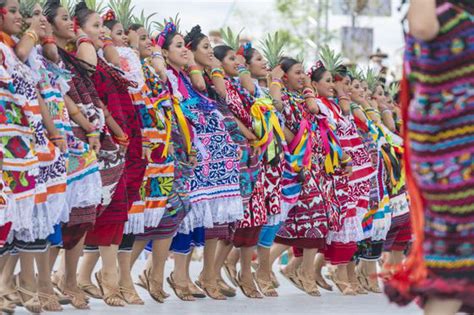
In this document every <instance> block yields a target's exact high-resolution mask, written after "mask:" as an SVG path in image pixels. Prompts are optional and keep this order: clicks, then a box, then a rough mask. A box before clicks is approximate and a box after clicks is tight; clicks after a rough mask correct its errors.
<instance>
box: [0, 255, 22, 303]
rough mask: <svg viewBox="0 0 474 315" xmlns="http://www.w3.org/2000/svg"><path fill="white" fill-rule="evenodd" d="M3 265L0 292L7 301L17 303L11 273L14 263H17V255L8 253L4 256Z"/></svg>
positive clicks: (16, 294) (13, 270)
mask: <svg viewBox="0 0 474 315" xmlns="http://www.w3.org/2000/svg"><path fill="white" fill-rule="evenodd" d="M5 258H6V261H5V266H4V268H2V271H1V277H0V293H1V294H2V295H4V296H5V298H6V299H7V300H8V301H11V302H13V303H17V302H18V301H19V300H18V299H19V297H18V293H17V292H16V290H15V282H14V279H13V275H14V273H15V268H16V264H17V263H18V258H19V256H18V255H15V256H12V255H8V256H6V257H5Z"/></svg>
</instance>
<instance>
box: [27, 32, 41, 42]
mask: <svg viewBox="0 0 474 315" xmlns="http://www.w3.org/2000/svg"><path fill="white" fill-rule="evenodd" d="M25 35H26V36H28V37H30V38H31V39H32V40H33V41H34V42H35V44H36V43H38V42H39V37H38V34H36V32H35V31H33V30H28V31H26V32H25Z"/></svg>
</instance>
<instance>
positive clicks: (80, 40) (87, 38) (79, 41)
mask: <svg viewBox="0 0 474 315" xmlns="http://www.w3.org/2000/svg"><path fill="white" fill-rule="evenodd" d="M83 43H88V44H91V45H92V40H91V39H90V38H89V37H81V38H79V39H78V40H77V43H76V46H77V47H79V46H80V45H81V44H83Z"/></svg>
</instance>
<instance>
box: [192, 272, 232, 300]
mask: <svg viewBox="0 0 474 315" xmlns="http://www.w3.org/2000/svg"><path fill="white" fill-rule="evenodd" d="M194 283H195V284H196V285H197V286H198V287H199V288H200V289H201V290H203V291H204V292H205V293H206V295H207V296H208V297H210V298H211V299H213V300H218V301H223V300H227V298H226V297H225V295H224V294H222V292H221V291H220V289H219V287H218V285H217V284H209V283H206V282H204V281H203V280H202V278H201V277H199V279H198V280H196V281H195V282H194Z"/></svg>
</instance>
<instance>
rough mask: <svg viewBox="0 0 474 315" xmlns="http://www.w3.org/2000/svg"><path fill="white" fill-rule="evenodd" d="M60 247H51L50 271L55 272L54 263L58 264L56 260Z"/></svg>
mask: <svg viewBox="0 0 474 315" xmlns="http://www.w3.org/2000/svg"><path fill="white" fill-rule="evenodd" d="M59 251H60V248H59V247H51V248H50V249H49V267H50V269H51V270H50V271H49V272H50V273H51V272H53V270H54V265H55V264H56V260H57V258H58V255H59Z"/></svg>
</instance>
